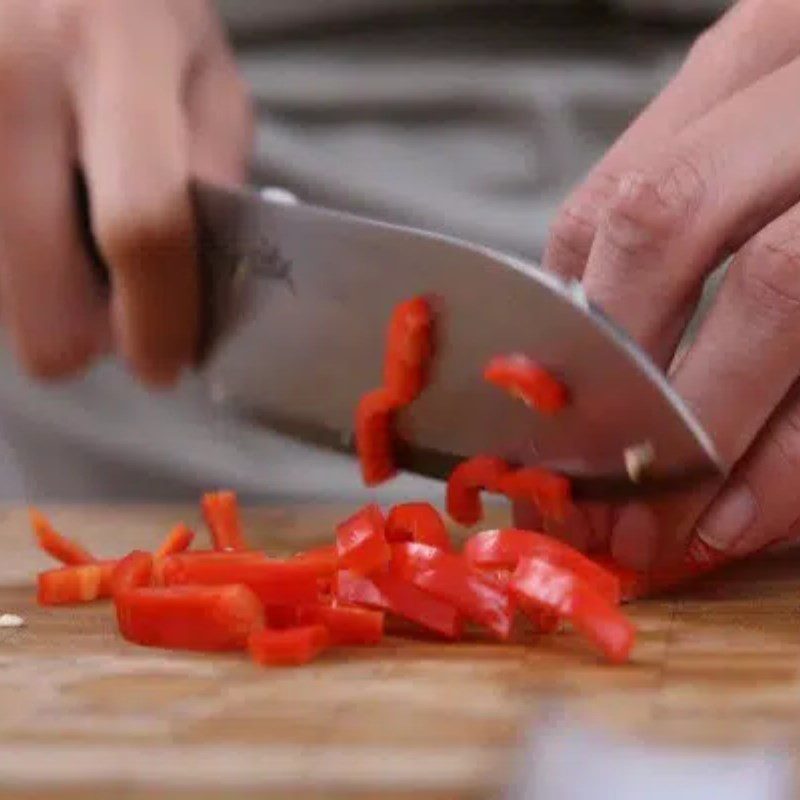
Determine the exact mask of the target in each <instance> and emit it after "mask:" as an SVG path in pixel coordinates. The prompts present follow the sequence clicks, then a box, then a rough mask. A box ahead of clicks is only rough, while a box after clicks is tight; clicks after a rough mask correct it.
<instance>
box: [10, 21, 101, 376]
mask: <svg viewBox="0 0 800 800" xmlns="http://www.w3.org/2000/svg"><path fill="white" fill-rule="evenodd" d="M2 38H3V37H0V51H2V57H0V60H1V61H2V63H0V75H2V80H0V175H2V180H1V181H0V294H1V295H2V297H3V324H4V326H5V327H6V328H7V329H8V331H9V334H10V337H11V340H12V342H13V345H14V348H15V350H16V352H17V354H18V356H19V358H20V360H21V362H22V364H23V367H24V368H25V369H26V370H27V371H28V372H30V373H31V374H33V375H35V376H37V377H42V378H57V377H63V376H66V375H69V374H72V373H74V372H77V371H80V370H81V369H82V368H84V367H85V366H86V365H87V364H88V363H89V361H90V360H91V359H92V357H93V356H94V355H95V354H96V353H97V351H98V350H99V348H100V346H101V336H102V331H103V329H104V327H105V325H104V323H105V317H106V310H105V298H104V296H103V294H102V292H101V291H100V289H99V286H98V285H97V283H96V282H95V281H94V280H93V276H92V274H91V271H90V268H89V265H88V262H87V259H86V257H85V255H84V253H83V251H82V248H81V242H80V238H79V236H78V233H77V225H76V220H75V215H74V213H73V209H74V195H73V189H74V186H73V174H72V167H71V164H72V151H71V141H70V135H69V128H68V118H69V117H68V113H67V110H66V105H65V102H64V97H63V95H62V93H61V92H60V90H59V88H58V87H57V86H56V84H55V83H54V82H53V77H54V73H53V72H51V65H50V64H47V63H45V62H46V59H44V62H43V61H42V60H41V59H40V56H39V54H40V53H47V52H54V50H55V47H54V43H53V42H42V41H39V44H40V45H43V46H42V47H41V48H36V47H31V48H30V49H29V51H28V54H27V55H26V53H25V52H22V51H20V50H19V49H18V48H15V47H14V46H13V45H12V46H9V45H8V43H7V42H6V41H3V40H2ZM44 45H46V47H45V46H44ZM48 48H49V49H48ZM32 54H36V55H35V61H34V60H32V59H33V55H32Z"/></svg>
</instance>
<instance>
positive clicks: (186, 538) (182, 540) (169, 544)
mask: <svg viewBox="0 0 800 800" xmlns="http://www.w3.org/2000/svg"><path fill="white" fill-rule="evenodd" d="M193 539H194V533H193V532H192V531H191V530H189V528H188V527H187V526H186V525H184V523H183V522H179V523H178V524H177V525H176V526H175V527H174V528H173V529H172V530H171V531H170V532H169V533H168V534H167V538H166V539H164V541H163V542H162V543H161V545H160V547H159V548H158V550H156V551H155V553H153V557H154V558H156V559H158V558H164V557H165V556H172V555H175V553H182V552H184V550H188V549H189V546H190V545H191V543H192V540H193Z"/></svg>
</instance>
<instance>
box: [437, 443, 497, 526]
mask: <svg viewBox="0 0 800 800" xmlns="http://www.w3.org/2000/svg"><path fill="white" fill-rule="evenodd" d="M508 471H509V467H508V464H506V462H505V461H503V460H502V459H500V458H493V457H491V456H476V457H475V458H470V459H469V460H468V461H464V462H462V463H461V464H459V465H458V466H457V467H456V468H455V469H454V470H453V472H452V473H451V474H450V478H449V479H448V481H447V513H448V514H449V515H450V516H451V517H452V518H453V519H454V520H455V521H456V522H459V523H461V524H462V525H474V524H475V523H476V522H478V521H479V520H480V519H481V518H482V517H483V504H482V503H481V492H482V491H484V490H486V491H490V492H494V491H497V490H498V487H499V485H500V481H501V479H502V478H503V476H505V475H506V474H507V473H508Z"/></svg>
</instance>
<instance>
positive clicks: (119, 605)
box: [114, 585, 264, 652]
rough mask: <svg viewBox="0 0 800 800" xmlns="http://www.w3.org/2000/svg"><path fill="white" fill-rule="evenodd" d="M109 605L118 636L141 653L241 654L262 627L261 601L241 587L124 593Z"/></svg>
mask: <svg viewBox="0 0 800 800" xmlns="http://www.w3.org/2000/svg"><path fill="white" fill-rule="evenodd" d="M114 603H115V605H116V609H117V621H118V623H119V630H120V633H121V634H122V635H123V636H124V637H125V638H126V639H127V640H128V641H130V642H134V643H136V644H140V645H144V646H146V647H166V648H169V649H175V650H203V651H209V652H213V651H221V650H241V649H243V648H244V647H245V646H246V645H247V639H248V637H249V636H250V634H251V633H253V631H256V630H258V629H260V628H261V627H263V625H264V610H263V606H262V604H261V601H260V600H259V599H258V598H257V597H256V596H255V595H254V594H253V592H251V591H250V590H249V589H248V588H247V587H246V586H237V585H234V586H169V587H166V588H142V589H129V590H127V591H124V592H120V593H119V594H118V595H117V596H116V597H115V598H114Z"/></svg>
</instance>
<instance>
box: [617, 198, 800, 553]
mask: <svg viewBox="0 0 800 800" xmlns="http://www.w3.org/2000/svg"><path fill="white" fill-rule="evenodd" d="M799 352H800V206H798V207H795V208H793V209H791V210H790V211H789V212H787V213H786V214H784V215H782V216H781V217H780V218H779V219H778V220H777V221H775V222H774V223H772V224H771V225H769V226H767V227H766V228H765V229H764V230H763V231H762V232H761V233H760V234H758V235H757V236H756V237H754V239H753V240H752V241H751V242H750V243H749V244H748V245H747V246H746V247H745V248H743V249H742V251H741V252H740V253H739V255H738V256H737V257H736V258H735V259H734V261H733V263H732V264H731V266H730V268H729V270H728V273H727V275H726V276H725V279H724V280H723V283H722V285H721V287H720V290H719V293H718V295H717V298H716V300H715V302H714V304H713V306H712V307H711V309H710V311H709V314H708V316H707V317H706V319H705V321H704V323H703V325H702V326H701V328H700V331H699V333H698V336H697V339H696V340H695V342H694V344H693V345H692V346H691V348H690V349H689V350H688V352H687V354H686V356H685V357H684V359H683V361H682V362H681V365H680V367H679V368H678V369H677V370H676V371H675V373H674V375H673V382H674V385H675V388H676V389H677V391H678V392H679V393H680V394H681V396H682V397H683V398H684V399H685V400H686V402H687V403H688V405H689V406H690V407H691V408H693V409H694V411H695V413H696V414H697V416H698V417H699V419H700V421H701V422H703V423H704V425H705V427H706V429H707V430H708V432H709V434H710V435H711V437H712V439H713V440H714V442H715V443H716V445H717V449H718V450H719V452H720V453H721V455H722V457H723V458H724V459H725V461H726V462H727V463H729V464H735V463H737V462H738V461H739V459H740V458H741V457H742V456H743V455H744V453H745V452H746V451H747V449H748V448H749V446H750V445H751V443H752V442H753V441H754V440H755V438H756V436H757V434H758V432H759V431H760V430H761V429H762V428H763V426H764V425H765V423H766V422H767V421H768V420H769V419H770V418H771V416H772V414H773V412H774V410H775V409H776V408H777V407H778V406H779V405H780V404H781V402H782V401H783V398H784V397H785V396H786V395H787V393H788V391H789V389H790V388H791V387H792V385H793V384H794V382H795V381H796V379H797V374H798V360H797V354H798V353H799ZM789 419H790V420H791V419H793V418H791V417H790V418H789ZM734 484H735V481H734ZM725 491H727V488H726V490H725ZM731 496H735V497H737V498H741V497H742V495H741V493H739V494H735V495H730V494H729V495H728V497H731ZM705 499H706V500H710V499H711V498H710V497H707V496H706V497H705ZM701 500H702V498H700V499H698V498H693V499H692V501H691V502H687V501H685V500H679V501H677V502H671V503H670V502H668V503H665V504H663V506H662V507H661V508H659V509H658V510H657V511H655V512H654V513H655V516H654V518H653V520H651V522H652V523H653V526H654V527H655V529H656V534H655V535H656V536H657V537H658V539H659V543H660V547H659V553H660V552H661V550H663V549H664V548H665V547H667V546H670V545H672V546H671V547H670V550H672V551H673V552H674V548H675V546H679V545H681V544H682V543H685V541H686V537H688V536H689V534H690V533H691V530H692V528H693V525H694V523H695V521H696V520H697V517H698V515H699V514H700V512H702V510H703V508H702V502H701ZM731 502H732V501H731ZM729 505H730V504H729ZM746 511H747V509H746V506H745V504H744V503H742V504H741V505H740V506H739V513H741V515H742V516H744V515H745V512H746ZM629 515H630V511H629V512H628V516H629ZM678 521H679V522H678ZM653 526H650V525H642V523H641V520H640V521H639V525H638V527H639V529H640V530H642V529H643V528H649V529H651V528H652V527H653ZM634 527H635V526H634V525H633V523H631V521H630V519H623V518H621V519H620V520H619V521H618V523H617V528H616V529H615V531H614V537H615V538H616V537H618V536H623V538H625V537H627V536H631V535H633V534H632V533H631V530H632V529H633V528H634ZM706 527H707V528H708V525H707V526H706ZM620 528H623V529H624V528H627V530H628V533H623V532H621V531H620ZM648 535H653V534H652V530H651V531H650V533H649V534H648ZM731 535H734V534H731ZM736 535H738V534H736ZM709 544H710V542H709Z"/></svg>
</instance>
